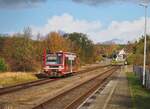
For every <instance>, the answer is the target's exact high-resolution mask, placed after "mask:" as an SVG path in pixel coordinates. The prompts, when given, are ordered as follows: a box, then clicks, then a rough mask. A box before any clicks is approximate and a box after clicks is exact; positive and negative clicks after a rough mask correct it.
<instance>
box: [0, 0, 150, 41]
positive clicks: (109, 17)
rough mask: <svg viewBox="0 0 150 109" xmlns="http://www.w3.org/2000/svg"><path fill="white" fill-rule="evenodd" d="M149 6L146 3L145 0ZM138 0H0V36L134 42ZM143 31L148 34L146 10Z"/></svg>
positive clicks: (139, 27)
mask: <svg viewBox="0 0 150 109" xmlns="http://www.w3.org/2000/svg"><path fill="white" fill-rule="evenodd" d="M146 2H148V3H149V0H146ZM140 3H143V1H142V0H141V1H140V0H0V25H1V26H0V34H14V33H17V32H22V31H23V29H24V28H26V27H30V28H31V29H32V33H33V35H34V36H35V35H37V34H39V33H40V34H41V35H42V36H44V35H46V34H48V33H49V32H51V31H63V32H67V33H72V32H81V33H85V34H87V35H88V37H89V38H90V39H91V40H93V42H96V43H97V42H104V41H108V40H112V39H120V40H122V41H124V42H127V41H134V40H136V39H138V38H139V37H140V36H141V35H143V33H144V7H142V6H140V5H139V4H140ZM147 11H148V13H147V14H148V18H147V19H148V21H147V22H148V23H147V24H148V26H147V32H148V33H150V25H149V24H150V8H149V7H148V9H147Z"/></svg>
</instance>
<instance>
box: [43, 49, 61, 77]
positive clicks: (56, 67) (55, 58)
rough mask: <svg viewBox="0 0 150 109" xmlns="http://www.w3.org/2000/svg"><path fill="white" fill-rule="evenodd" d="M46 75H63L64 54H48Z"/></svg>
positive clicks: (45, 60)
mask: <svg viewBox="0 0 150 109" xmlns="http://www.w3.org/2000/svg"><path fill="white" fill-rule="evenodd" d="M43 70H44V73H45V74H46V75H47V76H49V77H60V76H62V75H63V53H61V52H60V53H47V54H45V57H44V67H43Z"/></svg>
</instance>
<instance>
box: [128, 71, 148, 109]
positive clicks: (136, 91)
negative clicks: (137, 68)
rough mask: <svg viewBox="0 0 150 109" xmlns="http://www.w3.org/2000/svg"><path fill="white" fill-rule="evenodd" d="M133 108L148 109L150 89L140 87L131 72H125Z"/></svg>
mask: <svg viewBox="0 0 150 109" xmlns="http://www.w3.org/2000/svg"><path fill="white" fill-rule="evenodd" d="M127 77H128V80H129V86H130V89H131V95H132V102H133V106H134V109H150V91H148V90H146V89H145V88H143V87H142V85H141V83H140V81H139V80H138V78H137V77H136V76H135V75H134V74H133V73H129V72H128V73H127Z"/></svg>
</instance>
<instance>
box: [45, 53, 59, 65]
mask: <svg viewBox="0 0 150 109" xmlns="http://www.w3.org/2000/svg"><path fill="white" fill-rule="evenodd" d="M61 58H62V56H58V55H57V54H47V56H46V63H47V64H61V63H62V62H61Z"/></svg>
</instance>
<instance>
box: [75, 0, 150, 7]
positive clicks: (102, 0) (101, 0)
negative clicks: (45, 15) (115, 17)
mask: <svg viewBox="0 0 150 109" xmlns="http://www.w3.org/2000/svg"><path fill="white" fill-rule="evenodd" d="M72 1H74V2H76V3H84V4H88V5H92V6H97V5H101V4H109V3H125V2H128V3H140V2H144V3H148V2H150V0H72Z"/></svg>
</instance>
